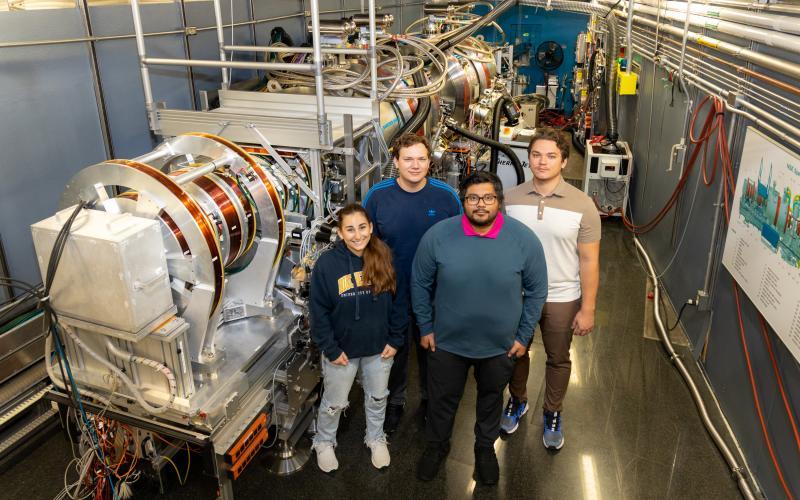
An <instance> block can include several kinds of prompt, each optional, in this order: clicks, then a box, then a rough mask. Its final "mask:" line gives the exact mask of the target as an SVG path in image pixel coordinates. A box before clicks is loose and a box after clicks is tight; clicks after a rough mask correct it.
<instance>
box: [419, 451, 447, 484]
mask: <svg viewBox="0 0 800 500" xmlns="http://www.w3.org/2000/svg"><path fill="white" fill-rule="evenodd" d="M448 453H450V443H449V442H445V443H428V446H426V447H425V451H424V452H423V453H422V457H420V459H419V463H418V464H417V479H419V480H420V481H431V480H433V478H435V477H436V474H438V473H439V467H440V466H441V465H442V462H444V459H445V458H446V457H447V454H448Z"/></svg>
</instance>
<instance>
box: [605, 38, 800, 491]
mask: <svg viewBox="0 0 800 500" xmlns="http://www.w3.org/2000/svg"><path fill="white" fill-rule="evenodd" d="M720 38H722V37H720ZM770 51H771V53H773V54H778V55H780V56H781V57H786V56H787V55H786V54H780V53H776V52H775V51H774V50H773V49H770ZM787 58H789V59H791V57H787ZM652 75H653V74H652V64H651V63H649V62H644V63H643V71H642V75H641V78H640V93H639V99H638V102H637V103H636V106H635V109H637V110H638V114H639V116H638V123H637V122H636V118H635V117H633V116H630V114H631V113H633V112H634V111H633V109H634V106H632V105H627V106H624V107H623V108H622V111H621V112H622V113H624V114H628V115H629V116H627V117H623V118H621V123H625V124H626V129H623V133H625V132H626V131H627V133H628V134H630V133H631V130H632V129H631V124H635V125H633V128H634V129H635V133H634V134H635V139H634V141H633V142H634V143H635V146H634V153H635V160H636V171H635V178H634V181H633V187H632V196H633V198H632V203H633V213H634V215H636V221H637V222H642V221H644V220H645V219H649V218H650V217H651V216H652V215H653V214H654V213H655V211H657V210H658V209H659V208H660V207H661V206H662V205H663V201H664V200H665V199H666V197H667V196H668V195H669V193H671V192H672V189H673V188H674V186H675V182H676V180H677V171H675V172H673V174H672V175H669V174H667V173H666V172H664V170H665V168H666V165H667V162H668V154H669V148H670V147H671V145H672V144H674V143H675V142H676V141H677V140H678V139H679V137H680V135H681V127H682V119H683V114H682V109H681V106H680V105H679V99H680V96H679V95H678V94H676V96H675V100H676V105H675V107H674V108H670V107H669V105H668V103H669V102H670V100H671V99H672V96H671V85H669V84H668V83H665V82H664V80H663V78H664V76H665V73H664V72H663V71H661V70H658V73H657V74H656V79H655V89H653V88H652V87H653V84H652ZM653 90H654V91H655V93H654V94H653ZM651 96H653V97H654V99H653V108H652V109H653V112H652V123H653V126H652V129H651V130H650V131H649V132H648V123H649V115H650V99H651ZM700 97H702V96H700ZM704 117H705V111H704V112H703V113H701V115H700V119H699V123H698V129H699V127H700V126H701V125H702V121H703V119H704ZM662 120H663V125H662ZM729 122H730V118H728V123H729ZM746 125H747V124H746V123H742V122H741V121H740V122H739V123H738V124H737V130H736V136H737V139H736V140H735V142H734V148H733V151H732V157H733V161H734V166H736V165H737V163H738V158H739V157H740V156H741V146H742V140H743V136H744V131H745V126H746ZM696 132H699V130H697V131H696ZM648 143H649V144H648ZM713 144H714V142H713V141H712V142H711V145H712V146H713ZM648 152H649V161H646V160H647V155H648ZM689 152H691V149H690V150H689ZM710 157H711V156H709V158H710ZM709 165H710V164H709ZM699 167H700V165H699V161H698V165H696V166H695V171H694V172H693V174H692V176H691V177H690V178H689V181H688V182H687V187H686V190H685V191H684V194H683V196H682V197H683V199H682V201H681V203H680V207H679V210H678V211H677V215H676V216H673V217H671V218H669V219H665V220H664V222H662V224H661V225H660V226H659V227H657V228H656V229H655V230H654V231H652V232H651V233H648V234H647V235H645V236H643V238H642V239H643V242H644V244H645V246H646V247H647V248H648V251H650V253H651V257H652V258H653V260H654V263H655V266H656V269H657V270H658V271H659V272H662V273H663V272H664V269H665V268H666V266H667V265H668V263H669V261H670V259H671V258H672V256H673V254H674V253H675V248H676V247H675V245H676V243H677V239H678V238H679V237H680V234H681V232H682V230H683V229H684V228H686V236H685V241H684V243H683V246H682V247H681V248H680V250H679V252H678V253H677V254H676V255H675V262H674V263H673V264H672V266H671V267H670V269H669V270H668V271H667V272H666V273H665V274H664V276H663V278H662V279H663V282H664V285H665V287H666V289H667V292H668V294H669V296H670V299H671V301H672V303H673V304H674V305H675V306H676V307H680V305H681V304H682V303H683V302H684V301H685V300H686V299H687V298H692V297H694V295H695V293H696V291H697V290H698V289H700V288H702V286H703V278H704V273H705V269H706V262H707V256H708V252H709V247H710V241H711V233H712V228H713V214H714V206H713V205H714V203H715V201H716V196H717V190H718V180H719V177H717V179H716V180H715V182H714V185H713V186H712V187H710V188H707V187H705V186H704V185H703V184H702V181H701V184H700V186H699V189H698V192H697V198H696V200H695V206H694V210H693V211H692V215H691V219H689V218H688V212H689V205H690V201H691V195H692V191H693V189H694V186H695V181H696V180H697V179H698V176H699V175H700V170H699ZM645 171H646V175H645ZM717 176H719V172H718V173H717ZM645 177H646V179H645ZM673 222H674V227H673ZM674 230H677V231H676V233H677V236H676V237H675V238H673V231H674ZM723 236H724V229H723ZM714 269H715V273H716V280H715V282H714V287H713V291H714V295H713V302H712V312H710V313H709V312H698V311H696V309H695V308H693V307H688V308H687V310H686V313H685V314H684V317H683V320H682V324H683V327H684V329H685V330H686V332H687V335H688V336H689V340H690V342H691V343H692V344H694V347H695V350H694V352H695V354H696V355H699V353H700V351H701V348H702V344H703V342H704V341H705V336H706V334H708V335H709V345H708V351H707V358H706V360H705V363H704V367H705V370H706V372H707V373H708V377H709V380H710V381H711V384H712V386H713V387H714V390H715V393H716V395H717V397H718V398H719V400H720V404H721V405H722V408H723V411H724V412H725V414H726V416H727V417H728V419H729V421H730V423H731V426H732V427H733V429H734V432H735V434H736V436H737V439H738V440H739V442H740V444H741V446H742V448H743V450H744V452H745V454H746V456H747V459H748V462H749V463H750V465H751V466H752V470H753V473H754V474H755V475H756V477H757V478H758V480H759V482H760V483H761V485H762V486H763V488H764V490H765V493H766V494H767V497H770V498H771V497H774V498H782V497H784V494H783V490H782V488H781V486H780V484H779V482H778V477H777V474H776V472H775V468H774V466H773V464H772V461H771V460H770V458H769V455H768V453H767V448H766V445H765V442H764V437H763V434H762V431H761V428H760V425H759V420H758V416H757V413H756V410H755V402H754V400H753V396H752V391H751V389H750V381H749V376H748V372H747V368H746V361H745V356H744V354H743V348H742V342H741V339H740V333H739V322H738V318H737V313H736V306H735V303H734V299H733V289H732V285H731V277H730V274H729V273H728V272H727V270H725V269H724V267H723V266H722V265H721V264H720V263H719V262H716V265H715V268H714ZM741 301H742V309H743V312H742V322H743V325H744V330H745V339H746V342H747V346H748V348H749V350H750V358H751V363H752V366H753V371H754V374H755V375H754V376H755V379H756V387H757V389H758V393H759V402H760V404H761V408H762V411H763V413H764V418H765V420H766V424H767V427H768V431H769V433H770V435H771V440H772V443H773V445H774V447H775V454H776V456H777V458H778V461H779V463H780V464H781V466H782V468H783V471H784V476H785V477H786V479H787V482H788V483H789V484H790V485H791V488H792V491H793V494H794V495H798V494H799V493H800V476H798V475H797V473H796V471H797V470H800V458H798V455H797V451H796V449H795V446H794V437H793V434H792V430H791V427H790V425H789V421H788V418H787V417H786V412H785V409H784V404H783V401H782V399H781V397H780V394H779V392H778V390H777V384H776V381H775V375H774V373H773V369H772V364H771V361H770V358H769V354H768V352H767V349H766V346H765V343H764V340H763V338H762V335H761V332H760V326H759V321H758V316H757V313H756V311H755V308H754V306H753V305H752V303H751V302H750V300H749V299H748V298H747V297H746V296H745V295H744V293H741ZM769 335H770V338H771V340H772V345H773V349H774V351H775V356H776V359H777V362H778V369H779V372H780V373H781V376H782V378H783V381H784V385H785V388H786V391H787V395H788V398H789V400H790V405H791V406H792V408H794V409H795V410H794V411H795V414H796V412H797V408H799V407H800V365H798V363H797V361H796V360H794V358H793V357H792V356H791V354H790V353H789V352H788V349H787V348H786V347H785V346H784V345H783V343H782V342H781V341H780V340H779V339H778V338H777V337H776V336H775V334H774V333H773V332H771V331H770V332H769Z"/></svg>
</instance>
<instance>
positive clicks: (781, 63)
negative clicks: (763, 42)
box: [601, 0, 800, 80]
mask: <svg viewBox="0 0 800 500" xmlns="http://www.w3.org/2000/svg"><path fill="white" fill-rule="evenodd" d="M601 1H605V0H601ZM614 14H615V15H616V16H617V17H622V18H624V17H625V14H623V13H622V12H621V11H619V10H615V11H614ZM634 22H637V23H640V24H643V25H645V26H650V27H652V28H658V30H659V31H663V32H665V33H669V34H671V35H674V36H676V37H681V36H682V35H683V30H681V29H680V28H678V27H676V26H672V25H671V24H665V23H659V22H657V21H653V20H651V19H648V18H646V17H642V16H636V15H635V16H634ZM688 36H689V40H690V41H692V42H694V43H696V44H698V45H702V46H703V47H708V48H710V49H713V50H716V51H718V52H721V53H723V54H729V55H732V56H735V57H738V58H739V59H741V60H743V61H747V62H751V63H753V64H756V65H758V66H761V67H763V68H767V69H771V70H773V71H777V72H778V73H781V74H783V75H786V76H789V77H792V78H794V79H796V80H800V64H797V63H793V62H790V61H787V60H785V59H779V58H777V57H772V56H770V55H767V54H761V53H759V52H756V51H754V50H750V49H749V48H747V47H744V46H742V45H737V44H733V43H728V42H724V41H722V40H718V39H716V38H712V37H709V36H705V35H701V34H699V33H695V32H693V31H689V34H688Z"/></svg>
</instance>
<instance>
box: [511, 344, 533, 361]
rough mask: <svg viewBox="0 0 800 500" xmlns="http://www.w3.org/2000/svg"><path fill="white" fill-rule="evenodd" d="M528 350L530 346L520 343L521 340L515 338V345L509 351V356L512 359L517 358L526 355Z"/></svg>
mask: <svg viewBox="0 0 800 500" xmlns="http://www.w3.org/2000/svg"><path fill="white" fill-rule="evenodd" d="M527 350H528V348H527V347H525V346H524V345H522V344H520V343H519V340H515V341H514V345H512V346H511V350H510V351H508V357H509V358H511V359H517V358H519V357H521V356H523V355H525V351H527Z"/></svg>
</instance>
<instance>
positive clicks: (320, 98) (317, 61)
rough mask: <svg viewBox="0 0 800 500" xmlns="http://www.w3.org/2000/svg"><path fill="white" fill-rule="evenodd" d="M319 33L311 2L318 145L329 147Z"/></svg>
mask: <svg viewBox="0 0 800 500" xmlns="http://www.w3.org/2000/svg"><path fill="white" fill-rule="evenodd" d="M320 38H321V37H320V33H319V0H311V41H312V45H313V47H314V88H315V91H316V96H317V128H318V130H319V143H320V144H322V145H329V144H330V141H329V140H328V116H327V115H326V114H325V90H324V88H323V80H322V42H321V41H320Z"/></svg>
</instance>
